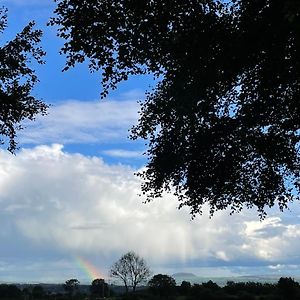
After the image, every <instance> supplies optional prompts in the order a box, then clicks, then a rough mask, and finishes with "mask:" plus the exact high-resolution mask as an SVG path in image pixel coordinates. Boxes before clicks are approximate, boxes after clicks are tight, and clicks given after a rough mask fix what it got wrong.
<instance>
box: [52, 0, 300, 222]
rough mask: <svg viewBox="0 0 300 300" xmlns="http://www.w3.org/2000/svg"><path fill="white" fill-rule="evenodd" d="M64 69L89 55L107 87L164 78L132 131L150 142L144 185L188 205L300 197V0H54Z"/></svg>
mask: <svg viewBox="0 0 300 300" xmlns="http://www.w3.org/2000/svg"><path fill="white" fill-rule="evenodd" d="M56 2H57V4H58V5H57V8H56V11H55V13H56V15H55V17H54V18H53V19H52V21H51V24H53V25H57V26H58V27H59V29H58V35H59V36H61V37H62V38H64V39H65V44H64V47H63V48H62V52H63V53H65V54H66V57H67V63H66V69H68V68H70V67H73V66H74V65H75V64H77V63H82V62H83V61H85V60H89V66H90V68H91V70H92V71H98V70H102V71H103V74H102V75H103V76H102V78H103V79H102V84H103V96H106V94H107V93H108V89H110V88H112V89H114V88H116V86H117V84H118V82H121V81H124V80H127V78H128V77H129V76H130V75H133V74H135V75H136V74H154V75H155V76H156V77H157V78H159V79H160V81H159V83H158V84H157V86H156V88H155V89H154V90H153V91H152V92H149V93H148V94H147V98H146V100H145V101H144V102H143V104H142V107H141V113H140V119H139V123H138V125H137V126H136V127H134V129H133V132H132V133H133V135H132V137H133V138H134V139H135V138H143V139H148V140H149V142H148V145H149V149H148V151H147V155H148V164H147V168H144V171H143V172H142V173H141V174H140V176H141V177H142V178H143V179H144V182H143V184H142V191H143V192H144V193H145V194H146V196H147V200H148V201H151V200H153V199H155V198H157V197H161V196H162V193H163V192H165V191H171V192H174V194H175V195H176V196H177V197H178V199H179V201H180V207H182V206H188V207H189V208H190V210H191V214H192V215H195V214H197V213H201V212H202V207H203V205H204V204H208V205H209V206H210V213H211V214H213V213H214V212H215V211H217V210H222V209H225V208H230V209H231V211H232V212H235V211H237V212H238V211H240V210H241V209H243V208H244V207H255V208H256V209H257V210H258V214H259V215H260V217H264V216H265V214H266V212H265V211H266V208H267V207H272V206H274V205H275V204H277V205H278V207H279V209H280V210H283V209H284V208H286V206H287V204H288V203H289V202H290V201H291V200H293V199H298V198H299V195H300V185H299V180H300V156H299V141H300V135H299V129H300V118H299V113H300V101H299V97H300V46H299V45H300V22H299V14H300V1H297V0H261V1H258V0H257V1H254V0H234V1H222V0H221V1H216V0H160V1H147V0H140V1H124V0H115V1H105V0H82V1H78V0H57V1H56Z"/></svg>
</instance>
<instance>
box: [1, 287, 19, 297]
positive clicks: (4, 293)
mask: <svg viewBox="0 0 300 300" xmlns="http://www.w3.org/2000/svg"><path fill="white" fill-rule="evenodd" d="M0 299H16V300H17V299H22V292H21V290H20V289H19V288H18V287H17V286H15V285H13V284H0Z"/></svg>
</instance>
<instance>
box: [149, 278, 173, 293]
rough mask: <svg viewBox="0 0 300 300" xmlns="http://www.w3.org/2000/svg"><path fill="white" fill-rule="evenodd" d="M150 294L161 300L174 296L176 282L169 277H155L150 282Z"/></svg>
mask: <svg viewBox="0 0 300 300" xmlns="http://www.w3.org/2000/svg"><path fill="white" fill-rule="evenodd" d="M148 286H149V289H150V292H151V293H153V294H154V295H157V296H159V297H161V298H169V297H172V296H174V294H175V292H176V281H175V279H174V278H173V277H171V276H169V275H163V274H157V275H154V276H153V277H152V278H151V279H150V280H149V282H148Z"/></svg>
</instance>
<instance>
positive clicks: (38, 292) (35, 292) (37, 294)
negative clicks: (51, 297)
mask: <svg viewBox="0 0 300 300" xmlns="http://www.w3.org/2000/svg"><path fill="white" fill-rule="evenodd" d="M23 293H24V292H23ZM31 294H32V297H33V299H38V300H40V299H43V298H44V297H45V291H44V289H43V287H42V286H40V285H35V286H34V287H33V289H32V291H31Z"/></svg>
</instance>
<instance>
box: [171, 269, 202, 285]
mask: <svg viewBox="0 0 300 300" xmlns="http://www.w3.org/2000/svg"><path fill="white" fill-rule="evenodd" d="M171 276H172V277H173V278H174V279H175V280H176V283H177V284H181V282H182V281H189V282H190V283H197V282H199V280H200V278H199V277H198V276H196V275H195V274H193V273H184V272H181V273H175V274H173V275H171Z"/></svg>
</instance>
